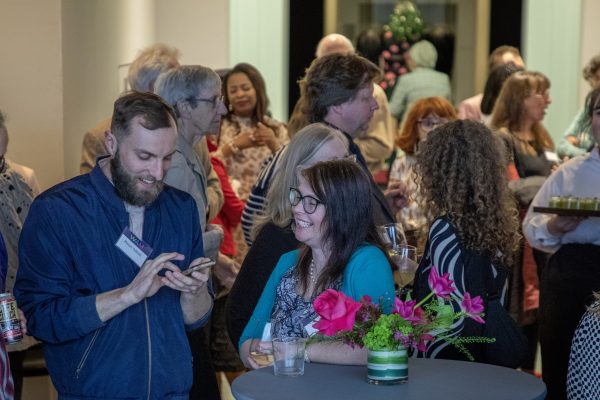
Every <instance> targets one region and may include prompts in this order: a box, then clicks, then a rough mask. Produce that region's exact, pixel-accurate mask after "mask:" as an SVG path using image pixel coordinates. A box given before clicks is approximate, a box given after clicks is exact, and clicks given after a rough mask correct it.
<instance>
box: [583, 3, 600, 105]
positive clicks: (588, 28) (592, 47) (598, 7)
mask: <svg viewBox="0 0 600 400" xmlns="http://www.w3.org/2000/svg"><path fill="white" fill-rule="evenodd" d="M599 16H600V1H598V0H583V1H582V4H581V51H580V60H579V61H580V68H579V105H580V106H582V105H583V103H584V100H585V96H586V95H587V94H588V92H589V91H590V85H589V84H588V83H587V81H585V80H583V75H582V70H583V67H584V66H585V65H586V64H587V63H588V61H589V60H590V59H591V58H592V57H593V56H595V55H596V54H599V53H600V41H599V40H598V38H599V37H600V24H599V23H598V17H599Z"/></svg>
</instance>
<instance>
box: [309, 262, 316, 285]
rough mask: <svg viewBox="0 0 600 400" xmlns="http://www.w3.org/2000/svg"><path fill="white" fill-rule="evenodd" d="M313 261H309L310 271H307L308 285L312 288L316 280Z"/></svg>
mask: <svg viewBox="0 0 600 400" xmlns="http://www.w3.org/2000/svg"><path fill="white" fill-rule="evenodd" d="M315 275H316V274H315V259H314V258H311V259H310V269H309V270H308V277H309V278H310V283H311V284H312V285H313V286H314V285H315V281H316V280H317V279H316V277H315Z"/></svg>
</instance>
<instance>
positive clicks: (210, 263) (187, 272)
mask: <svg viewBox="0 0 600 400" xmlns="http://www.w3.org/2000/svg"><path fill="white" fill-rule="evenodd" d="M213 265H215V262H214V261H212V260H208V261H203V262H200V263H199V264H196V265H192V266H191V267H189V268H188V269H186V270H183V271H181V273H182V274H183V275H185V276H189V275H190V274H191V273H192V272H194V271H202V270H203V269H206V268H210V267H212V266H213Z"/></svg>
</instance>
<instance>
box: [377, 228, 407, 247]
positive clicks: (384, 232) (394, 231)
mask: <svg viewBox="0 0 600 400" xmlns="http://www.w3.org/2000/svg"><path fill="white" fill-rule="evenodd" d="M377 230H378V232H379V235H380V236H381V239H382V240H383V242H384V243H386V244H387V245H388V246H389V247H390V248H391V249H393V248H395V247H396V246H398V245H401V244H406V235H405V234H404V228H403V227H402V224H399V223H395V224H385V225H380V226H378V227H377Z"/></svg>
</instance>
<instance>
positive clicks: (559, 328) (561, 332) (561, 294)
mask: <svg viewBox="0 0 600 400" xmlns="http://www.w3.org/2000/svg"><path fill="white" fill-rule="evenodd" d="M588 112H589V115H590V118H591V119H592V129H591V130H592V134H593V135H594V137H595V139H596V143H598V141H599V139H600V88H599V89H595V90H594V91H593V92H592V94H591V98H590V108H589V110H588ZM555 196H561V197H567V196H574V197H579V198H588V199H593V198H600V148H599V147H598V145H596V147H595V148H594V149H593V150H592V151H591V152H590V153H588V154H585V155H582V156H578V157H575V158H573V159H571V160H570V161H568V162H566V163H565V164H563V165H562V166H561V167H560V168H558V170H556V172H554V173H553V174H552V175H550V177H548V179H547V180H546V182H545V183H544V185H543V186H542V187H541V189H540V190H539V191H538V193H537V194H536V196H535V198H534V199H533V201H532V203H531V206H530V207H529V210H528V212H527V215H526V217H525V220H524V221H523V233H524V234H525V236H526V238H527V241H528V242H529V243H530V244H531V246H533V247H535V248H538V249H540V250H543V251H547V252H552V253H554V254H553V255H552V257H551V258H550V260H549V262H548V266H547V267H546V268H545V269H544V270H543V271H542V275H541V280H540V313H539V321H540V343H541V348H542V370H543V378H544V382H545V383H546V386H547V388H548V397H547V399H550V400H551V399H564V398H566V378H567V366H568V361H569V350H570V347H571V340H572V338H573V334H574V332H575V329H576V327H577V324H578V322H579V319H580V318H581V316H582V315H583V313H584V312H585V310H586V307H587V306H588V305H590V304H591V303H592V301H593V292H596V291H599V290H600V269H598V263H599V261H600V218H597V217H596V218H579V217H568V216H558V215H554V214H542V213H537V212H534V211H533V208H534V207H547V206H548V203H549V200H550V198H552V197H555Z"/></svg>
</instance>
